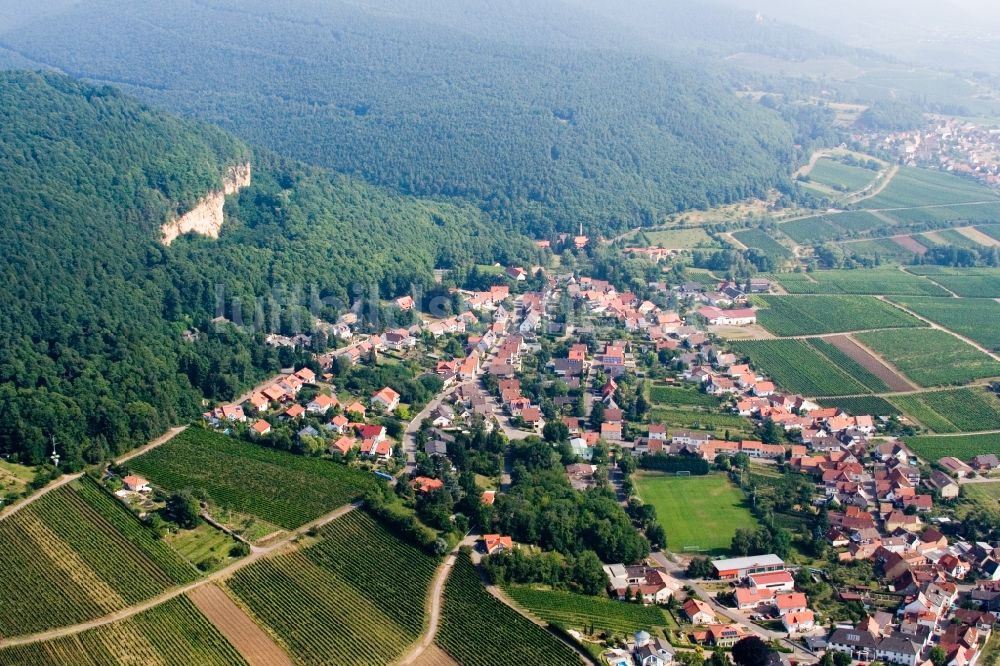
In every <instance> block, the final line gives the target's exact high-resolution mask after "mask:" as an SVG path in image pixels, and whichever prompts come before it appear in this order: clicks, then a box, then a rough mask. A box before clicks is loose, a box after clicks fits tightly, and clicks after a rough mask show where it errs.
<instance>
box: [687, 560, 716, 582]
mask: <svg viewBox="0 0 1000 666" xmlns="http://www.w3.org/2000/svg"><path fill="white" fill-rule="evenodd" d="M712 573H713V568H712V561H711V560H709V559H708V558H707V557H696V558H694V559H693V560H691V562H689V563H688V567H687V575H688V578H708V577H709V576H711V575H712Z"/></svg>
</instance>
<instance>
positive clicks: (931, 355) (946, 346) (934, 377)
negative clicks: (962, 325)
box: [855, 328, 1000, 386]
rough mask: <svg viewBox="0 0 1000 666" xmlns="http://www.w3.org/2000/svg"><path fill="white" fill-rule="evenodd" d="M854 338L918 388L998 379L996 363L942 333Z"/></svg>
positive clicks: (908, 331) (895, 331)
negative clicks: (991, 378) (916, 384)
mask: <svg viewBox="0 0 1000 666" xmlns="http://www.w3.org/2000/svg"><path fill="white" fill-rule="evenodd" d="M855 337H856V338H857V339H858V341H859V342H861V343H862V344H865V345H867V346H868V347H870V348H871V349H873V350H874V351H875V352H876V353H878V354H880V355H881V356H882V357H883V358H884V359H885V360H886V361H888V362H889V363H891V364H892V365H894V366H895V367H896V368H897V369H899V371H900V372H902V373H903V374H904V375H906V376H907V377H909V378H910V379H912V380H913V381H914V382H916V383H918V384H920V385H921V386H944V385H949V384H952V385H954V384H967V383H969V382H971V381H973V380H976V379H982V378H985V377H997V376H1000V362H997V361H995V360H993V359H992V358H990V357H989V356H987V355H986V354H984V353H982V352H981V351H979V350H978V349H976V348H975V347H972V346H970V345H968V344H966V343H965V342H962V341H961V340H959V339H958V338H956V337H955V336H953V335H951V334H949V333H947V332H945V331H940V330H937V329H928V328H911V329H906V328H903V329H892V330H885V331H876V332H873V333H859V334H857V335H856V336H855Z"/></svg>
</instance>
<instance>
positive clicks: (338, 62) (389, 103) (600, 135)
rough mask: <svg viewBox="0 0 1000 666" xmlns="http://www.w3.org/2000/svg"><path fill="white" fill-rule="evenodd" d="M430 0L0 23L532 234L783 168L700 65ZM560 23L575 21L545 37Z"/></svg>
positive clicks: (85, 71)
mask: <svg viewBox="0 0 1000 666" xmlns="http://www.w3.org/2000/svg"><path fill="white" fill-rule="evenodd" d="M419 4H420V3H413V2H403V1H402V0H397V1H395V2H389V1H386V2H380V3H376V6H375V7H367V6H365V5H361V4H359V3H351V2H346V1H342V2H317V1H315V0H294V1H292V2H284V3H280V4H275V3H270V2H264V1H263V0H240V1H239V2H236V1H235V0H197V1H195V0H170V1H169V2H155V3H154V2H135V1H133V0H129V1H127V2H126V1H124V0H100V1H98V2H88V3H84V4H82V5H80V6H79V7H77V8H75V9H73V10H69V11H67V12H65V13H63V14H59V15H57V16H54V17H46V18H45V19H43V20H39V21H36V22H28V23H27V24H25V25H21V26H19V27H18V28H17V29H14V30H9V31H6V32H4V33H3V34H0V47H6V48H7V49H8V51H7V56H6V58H0V62H2V61H3V60H4V59H7V60H16V61H19V60H23V59H25V58H27V59H30V60H32V61H34V62H36V63H39V65H50V66H53V67H58V68H59V69H61V70H62V71H65V72H68V73H70V74H72V75H75V76H79V77H84V78H90V79H95V80H100V81H107V82H110V83H113V84H114V85H117V86H120V87H122V88H123V89H125V90H126V91H127V92H129V93H132V94H135V95H137V96H139V97H141V98H143V99H145V100H147V101H150V102H153V103H156V104H158V105H161V106H163V107H165V108H168V109H171V110H175V111H179V112H182V113H184V114H189V115H195V116H198V117H200V118H203V119H207V120H209V121H211V122H215V123H218V124H220V125H221V126H223V127H225V128H227V129H231V130H233V131H234V132H236V133H237V134H238V135H240V136H241V137H243V138H245V139H247V140H249V141H251V142H252V143H254V144H258V145H262V146H267V147H269V148H271V149H273V150H275V151H276V152H278V153H280V154H282V155H289V156H292V157H295V158H297V159H301V160H304V161H307V162H309V163H312V164H317V165H322V166H326V167H332V168H334V169H336V170H338V171H341V172H344V173H349V174H357V175H360V176H363V177H364V178H365V179H366V180H368V181H370V182H374V183H378V184H380V185H384V186H388V187H390V188H393V189H395V190H396V191H399V192H402V193H405V194H417V195H430V196H447V197H455V198H462V199H465V200H468V201H471V202H474V203H475V204H476V205H478V206H480V207H482V208H483V209H484V210H486V211H487V212H488V213H489V214H490V215H491V216H492V217H493V218H494V219H496V220H498V221H501V222H503V223H507V224H511V225H513V226H515V227H516V228H519V229H522V230H526V231H529V232H530V233H532V234H534V235H536V236H548V235H549V234H550V233H551V232H552V231H553V230H556V229H560V230H569V229H575V228H576V227H577V225H578V224H579V223H580V222H582V223H584V224H585V225H586V226H587V227H588V229H589V230H590V231H591V232H595V231H600V230H614V229H620V228H623V227H626V226H635V225H637V224H640V223H651V222H654V221H657V220H660V219H662V217H663V216H664V215H665V214H668V213H672V212H675V211H677V210H682V209H688V208H697V207H704V206H708V205H713V204H719V203H725V202H731V201H735V200H738V199H742V198H745V197H747V196H752V195H761V194H763V193H764V192H765V191H766V190H767V189H768V188H769V187H771V186H773V185H775V184H776V183H782V182H787V169H788V164H789V162H790V158H791V156H792V154H793V139H792V134H791V132H790V131H789V128H788V126H787V125H786V124H785V123H784V122H782V120H781V118H780V117H779V115H778V114H777V113H775V112H774V111H772V110H769V109H766V108H763V107H761V106H760V105H756V104H754V103H752V102H750V101H746V100H741V99H740V98H738V97H737V96H735V95H734V94H733V92H732V90H731V89H729V88H728V87H727V86H726V85H724V84H723V83H722V82H720V80H718V78H717V77H716V76H714V75H712V74H710V73H709V72H707V71H706V70H705V69H703V68H701V67H700V66H697V65H691V64H686V63H684V64H682V63H681V62H680V61H679V60H677V61H673V60H671V61H668V60H666V59H663V58H660V57H655V56H652V55H645V54H643V53H640V52H627V51H624V50H620V49H615V50H611V47H610V46H607V45H608V42H609V41H615V40H611V38H607V39H599V40H597V44H598V45H599V46H600V47H602V48H604V47H606V48H607V50H599V49H597V48H594V47H587V46H584V45H581V43H582V42H584V41H585V40H584V37H586V36H587V35H591V34H594V32H595V28H594V26H593V25H591V24H590V23H587V22H584V24H583V25H576V24H573V25H567V26H560V25H557V23H558V21H557V18H558V17H554V18H552V19H551V22H552V23H553V25H552V26H551V28H550V29H547V30H545V29H535V30H534V32H532V30H531V29H525V31H526V32H527V33H528V35H529V36H528V37H526V38H524V39H522V40H521V41H517V40H516V39H515V37H514V35H516V34H519V32H520V28H521V27H522V26H521V24H518V23H516V21H517V20H518V17H520V16H521V15H522V14H528V12H527V10H525V11H524V12H520V13H519V12H515V13H514V14H512V16H511V17H508V19H507V20H506V22H505V23H502V24H501V28H500V29H498V30H497V32H498V35H497V37H496V38H495V39H493V38H491V37H490V36H489V35H486V34H484V33H483V29H482V26H483V25H484V24H485V22H484V21H480V20H477V19H476V16H478V15H477V14H476V12H477V11H479V10H481V9H482V8H483V7H484V6H486V5H485V3H481V2H480V3H474V7H473V8H468V7H466V6H465V4H464V3H461V5H460V6H459V3H457V2H455V1H454V0H453V1H452V2H451V6H452V8H453V9H454V10H455V11H454V13H456V14H458V15H460V16H462V17H465V20H463V21H457V20H453V21H451V22H450V24H449V22H445V21H444V19H443V18H441V17H446V16H449V15H450V14H449V13H448V12H447V11H445V10H446V8H447V7H446V6H448V4H449V3H448V2H445V1H444V0H440V1H439V2H435V3H433V4H432V7H431V10H429V11H427V12H426V15H425V13H424V12H423V11H421V8H420V7H419V6H418V5H419ZM522 4H523V3H522ZM477 8H478V9H477ZM470 16H471V17H472V18H469V17H470ZM435 21H440V22H435ZM525 21H527V19H525ZM456 23H457V24H459V25H460V29H455V27H452V26H453V25H455V24H456ZM578 23H579V22H578ZM591 23H593V24H594V25H600V21H598V20H594V21H591ZM477 26H478V28H477ZM561 28H564V32H566V33H569V34H571V37H567V38H564V39H553V40H550V41H551V42H552V44H553V45H551V46H547V45H543V44H544V43H545V41H546V40H545V35H547V34H553V33H559V32H560V31H561ZM477 30H478V32H477ZM539 30H541V32H539ZM573 35H575V36H573ZM616 40H617V38H616ZM14 54H16V55H14ZM687 60H689V61H690V58H687Z"/></svg>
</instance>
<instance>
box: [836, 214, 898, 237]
mask: <svg viewBox="0 0 1000 666" xmlns="http://www.w3.org/2000/svg"><path fill="white" fill-rule="evenodd" d="M826 219H827V220H829V221H830V223H832V224H834V225H835V226H837V227H839V228H841V229H843V230H844V231H846V232H847V233H849V234H852V235H857V234H864V233H868V232H870V231H874V230H875V229H882V228H887V227H890V226H891V225H890V224H889V223H887V222H886V221H885V220H882V219H880V218H877V217H875V216H874V215H872V214H871V213H869V212H867V211H863V210H852V211H847V212H844V213H837V214H835V215H828V216H827V218H826Z"/></svg>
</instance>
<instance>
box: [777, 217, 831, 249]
mask: <svg viewBox="0 0 1000 666" xmlns="http://www.w3.org/2000/svg"><path fill="white" fill-rule="evenodd" d="M781 232H782V233H783V234H785V235H786V236H788V237H789V238H791V239H792V240H794V241H795V242H796V243H798V244H799V245H813V244H816V243H823V242H825V241H830V240H836V239H838V238H840V237H842V236H845V235H847V234H846V233H845V232H844V230H843V229H841V228H839V227H837V226H835V225H834V224H832V220H831V219H830V218H828V217H804V218H802V219H800V220H792V221H791V222H785V223H784V224H782V225H781Z"/></svg>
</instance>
